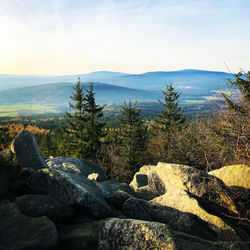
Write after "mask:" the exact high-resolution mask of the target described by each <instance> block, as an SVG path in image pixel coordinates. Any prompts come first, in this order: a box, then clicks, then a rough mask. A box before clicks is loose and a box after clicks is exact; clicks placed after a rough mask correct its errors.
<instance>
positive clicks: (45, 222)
mask: <svg viewBox="0 0 250 250" xmlns="http://www.w3.org/2000/svg"><path fill="white" fill-rule="evenodd" d="M0 222H1V223H0V249H4V250H7V249H8V250H9V249H13V250H14V249H15V250H27V249H38V250H42V249H51V248H53V247H56V245H57V238H58V233H57V230H56V227H55V225H54V224H53V222H51V221H50V220H49V219H48V218H47V217H45V216H43V217H40V218H30V217H27V216H25V215H23V214H21V213H20V211H19V210H18V208H17V207H16V205H15V204H14V203H11V202H8V201H6V200H5V201H2V202H0Z"/></svg>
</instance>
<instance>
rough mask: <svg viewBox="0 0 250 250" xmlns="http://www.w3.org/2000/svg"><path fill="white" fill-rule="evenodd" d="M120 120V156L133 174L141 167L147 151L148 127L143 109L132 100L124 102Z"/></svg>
mask: <svg viewBox="0 0 250 250" xmlns="http://www.w3.org/2000/svg"><path fill="white" fill-rule="evenodd" d="M119 120H120V123H121V126H122V130H121V148H120V156H121V159H122V161H123V163H124V164H126V165H127V167H129V168H130V172H131V175H133V174H134V173H135V172H136V171H137V170H138V168H139V167H140V164H141V160H142V158H143V155H144V153H145V152H146V148H147V139H148V136H147V134H148V133H147V128H146V126H145V125H144V122H143V117H142V115H141V110H140V109H138V108H137V107H136V103H135V104H134V105H132V103H131V101H130V102H129V103H128V104H127V103H126V102H125V103H124V106H123V107H122V110H121V114H120V116H119Z"/></svg>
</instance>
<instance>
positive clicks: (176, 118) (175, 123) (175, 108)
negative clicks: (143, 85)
mask: <svg viewBox="0 0 250 250" xmlns="http://www.w3.org/2000/svg"><path fill="white" fill-rule="evenodd" d="M162 93H163V95H164V102H163V101H161V100H159V103H160V104H161V105H162V106H163V109H162V110H161V113H160V114H159V115H158V116H157V117H156V118H155V119H154V120H153V121H152V128H153V130H152V131H153V135H154V136H153V138H152V142H151V144H152V145H151V147H153V148H154V151H156V152H157V153H156V154H155V155H154V158H155V160H156V161H160V160H161V161H174V158H175V156H174V155H175V151H176V145H175V143H174V140H175V137H176V135H177V133H179V132H180V129H181V128H182V127H183V124H184V123H185V116H184V111H183V108H182V107H181V106H180V104H179V98H180V94H178V93H177V92H176V91H175V89H174V87H173V86H172V84H170V85H166V90H163V91H162Z"/></svg>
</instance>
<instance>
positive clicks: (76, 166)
mask: <svg viewBox="0 0 250 250" xmlns="http://www.w3.org/2000/svg"><path fill="white" fill-rule="evenodd" d="M46 162H47V164H48V166H49V167H50V168H55V169H58V170H61V171H65V172H67V173H73V174H80V175H83V176H85V177H88V176H91V177H90V178H93V177H94V176H95V177H94V179H95V180H96V181H106V180H107V176H106V175H105V173H104V171H103V169H102V168H101V167H100V166H99V165H97V164H96V163H94V162H90V161H86V160H80V159H76V158H72V157H55V158H52V159H48V160H47V161H46ZM94 174H96V175H94Z"/></svg>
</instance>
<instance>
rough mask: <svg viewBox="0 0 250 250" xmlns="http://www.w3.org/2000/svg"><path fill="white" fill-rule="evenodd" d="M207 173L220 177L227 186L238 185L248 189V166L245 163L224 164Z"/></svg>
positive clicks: (249, 184) (249, 186)
mask: <svg viewBox="0 0 250 250" xmlns="http://www.w3.org/2000/svg"><path fill="white" fill-rule="evenodd" d="M208 173H209V174H210V175H212V176H216V177H218V178H220V179H221V180H222V181H223V182H224V183H225V184H226V185H227V186H240V187H243V188H248V189H250V181H249V178H250V167H249V166H247V165H232V166H225V167H223V168H220V169H216V170H213V171H210V172H208Z"/></svg>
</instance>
